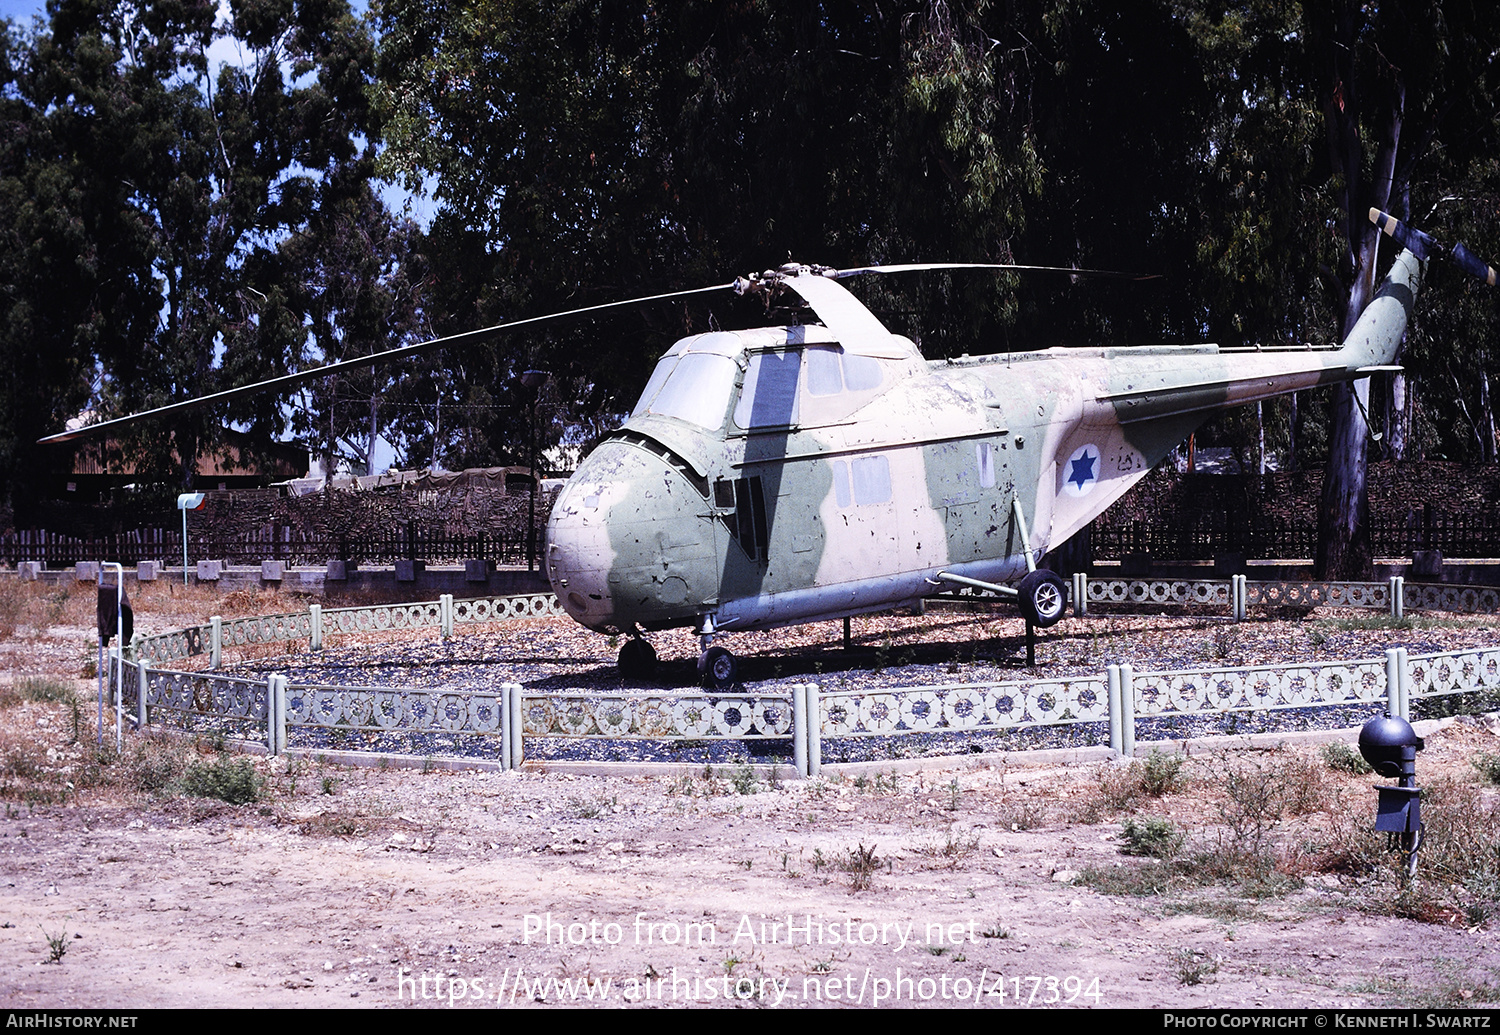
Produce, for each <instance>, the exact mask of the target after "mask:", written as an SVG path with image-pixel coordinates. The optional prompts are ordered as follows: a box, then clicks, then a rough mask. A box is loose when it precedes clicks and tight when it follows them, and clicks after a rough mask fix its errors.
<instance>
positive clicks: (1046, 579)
mask: <svg viewBox="0 0 1500 1035" xmlns="http://www.w3.org/2000/svg"><path fill="white" fill-rule="evenodd" d="M1016 592H1018V593H1019V594H1020V595H1021V596H1020V599H1019V600H1018V601H1017V604H1018V605H1019V606H1020V608H1021V614H1022V615H1023V616H1024V617H1025V619H1026V620H1027V621H1028V622H1030V623H1031V624H1032V625H1034V626H1036V627H1037V628H1038V629H1046V628H1047V627H1049V626H1053V625H1056V624H1057V623H1058V622H1060V621H1062V616H1063V613H1064V612H1065V611H1067V609H1068V587H1067V585H1066V584H1065V583H1064V582H1063V580H1062V578H1061V577H1060V576H1058V575H1057V574H1056V573H1055V572H1050V571H1047V570H1046V569H1045V568H1038V569H1037V570H1036V571H1033V572H1030V573H1028V574H1027V576H1026V577H1025V578H1024V579H1022V580H1021V584H1020V585H1019V586H1017V587H1016Z"/></svg>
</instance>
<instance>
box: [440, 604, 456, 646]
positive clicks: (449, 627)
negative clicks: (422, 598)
mask: <svg viewBox="0 0 1500 1035" xmlns="http://www.w3.org/2000/svg"><path fill="white" fill-rule="evenodd" d="M438 626H439V628H440V630H441V631H442V634H443V639H445V640H451V639H453V594H452V593H441V594H439V595H438Z"/></svg>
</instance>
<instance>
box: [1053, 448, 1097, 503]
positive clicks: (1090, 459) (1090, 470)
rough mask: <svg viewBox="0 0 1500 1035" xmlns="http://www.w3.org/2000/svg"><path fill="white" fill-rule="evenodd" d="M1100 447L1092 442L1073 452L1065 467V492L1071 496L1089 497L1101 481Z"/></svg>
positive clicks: (1063, 484) (1063, 485)
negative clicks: (1095, 485)
mask: <svg viewBox="0 0 1500 1035" xmlns="http://www.w3.org/2000/svg"><path fill="white" fill-rule="evenodd" d="M1099 461H1100V454H1099V447H1098V446H1096V445H1094V444H1093V443H1092V442H1090V443H1088V444H1087V445H1082V446H1079V447H1078V448H1077V449H1075V450H1073V453H1072V455H1071V456H1069V457H1068V461H1067V463H1066V464H1064V465H1063V483H1062V487H1063V491H1064V492H1066V493H1067V494H1068V495H1069V496H1087V495H1088V494H1089V493H1090V492H1091V491H1093V488H1094V483H1095V482H1097V481H1098V480H1099Z"/></svg>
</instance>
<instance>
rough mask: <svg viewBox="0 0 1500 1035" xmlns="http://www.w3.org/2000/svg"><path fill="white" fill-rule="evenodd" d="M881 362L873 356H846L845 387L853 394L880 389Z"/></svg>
mask: <svg viewBox="0 0 1500 1035" xmlns="http://www.w3.org/2000/svg"><path fill="white" fill-rule="evenodd" d="M880 380H881V373H880V360H878V359H875V358H874V357H872V356H850V355H848V354H847V353H846V354H845V355H844V387H846V388H848V389H849V391H851V392H868V391H870V390H871V389H872V388H879V387H880Z"/></svg>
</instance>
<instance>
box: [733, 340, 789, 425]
mask: <svg viewBox="0 0 1500 1035" xmlns="http://www.w3.org/2000/svg"><path fill="white" fill-rule="evenodd" d="M801 374H802V353H801V352H796V351H793V352H758V353H756V354H755V355H753V356H751V357H750V369H749V371H748V372H747V373H746V374H745V387H744V389H743V390H742V391H741V392H740V402H739V405H738V406H736V407H735V410H734V422H735V424H737V425H739V426H740V427H742V428H747V429H750V428H785V427H791V426H792V425H794V424H796V423H797V382H798V381H799V380H800V378H801Z"/></svg>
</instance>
